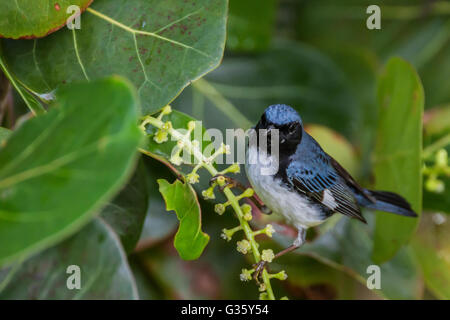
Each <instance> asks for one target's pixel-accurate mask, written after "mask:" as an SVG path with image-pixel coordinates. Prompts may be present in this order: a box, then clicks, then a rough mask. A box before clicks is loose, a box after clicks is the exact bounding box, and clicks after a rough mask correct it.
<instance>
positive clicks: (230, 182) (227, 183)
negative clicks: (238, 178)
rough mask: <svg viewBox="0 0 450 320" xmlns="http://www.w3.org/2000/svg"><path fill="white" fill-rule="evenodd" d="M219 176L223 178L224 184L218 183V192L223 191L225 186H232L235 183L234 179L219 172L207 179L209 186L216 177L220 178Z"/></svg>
mask: <svg viewBox="0 0 450 320" xmlns="http://www.w3.org/2000/svg"><path fill="white" fill-rule="evenodd" d="M220 177H223V178H224V179H225V184H223V185H219V186H218V187H219V190H220V192H223V190H224V189H225V188H226V187H234V185H235V183H234V180H233V179H232V178H230V177H227V176H225V175H223V174H220V173H219V174H216V175H215V176H214V177H212V178H211V179H210V180H209V186H210V187H211V186H212V185H213V183H214V182H216V181H217V179H218V178H220Z"/></svg>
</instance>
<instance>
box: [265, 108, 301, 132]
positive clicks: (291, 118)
mask: <svg viewBox="0 0 450 320" xmlns="http://www.w3.org/2000/svg"><path fill="white" fill-rule="evenodd" d="M264 116H265V118H266V120H267V122H268V123H270V124H272V125H274V126H276V127H282V126H285V125H289V124H292V123H298V124H300V125H302V118H300V116H299V114H298V113H297V111H295V110H294V109H293V108H292V107H290V106H288V105H285V104H274V105H271V106H269V107H267V108H266V110H265V111H264V114H263V117H264Z"/></svg>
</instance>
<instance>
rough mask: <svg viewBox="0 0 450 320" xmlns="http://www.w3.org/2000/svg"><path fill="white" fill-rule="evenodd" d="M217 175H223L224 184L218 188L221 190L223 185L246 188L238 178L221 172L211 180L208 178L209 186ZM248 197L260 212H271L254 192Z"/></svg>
mask: <svg viewBox="0 0 450 320" xmlns="http://www.w3.org/2000/svg"><path fill="white" fill-rule="evenodd" d="M219 177H223V178H224V179H225V184H224V185H223V186H219V190H220V191H221V192H223V189H225V187H229V188H238V189H240V190H242V191H245V190H246V189H247V188H246V187H245V186H244V185H243V184H242V183H240V182H239V181H238V180H236V179H233V178H230V177H227V176H225V175H223V174H217V175H215V176H214V177H212V178H211V180H209V185H210V186H211V185H212V184H213V183H214V182H215V181H216V180H217V179H218V178H219ZM250 199H251V200H252V202H253V203H254V204H255V205H256V206H257V207H258V209H259V210H260V211H261V212H262V213H264V214H272V210H270V209H269V208H268V207H267V206H265V205H264V203H263V202H262V201H261V200H260V199H259V198H258V197H257V196H256V194H254V195H253V196H251V197H250Z"/></svg>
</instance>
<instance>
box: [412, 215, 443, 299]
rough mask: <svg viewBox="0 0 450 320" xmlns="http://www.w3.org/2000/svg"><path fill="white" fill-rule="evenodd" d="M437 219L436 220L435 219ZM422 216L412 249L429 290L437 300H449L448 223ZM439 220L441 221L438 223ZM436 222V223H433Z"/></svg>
mask: <svg viewBox="0 0 450 320" xmlns="http://www.w3.org/2000/svg"><path fill="white" fill-rule="evenodd" d="M435 217H436V218H438V219H436V218H435ZM441 219H442V217H440V218H439V216H433V215H431V214H426V215H424V217H423V219H422V221H421V225H420V228H419V230H418V232H417V234H416V235H415V236H414V238H413V240H412V247H413V249H414V253H415V254H416V257H417V260H418V261H419V264H420V266H421V268H422V273H423V277H424V279H425V283H426V285H427V288H429V289H430V290H431V291H432V292H433V293H434V294H435V295H436V297H438V298H439V299H445V300H448V299H450V260H449V258H448V253H449V252H450V251H449V250H450V222H449V221H448V219H444V220H441ZM439 220H441V221H439ZM435 221H437V223H436V222H435Z"/></svg>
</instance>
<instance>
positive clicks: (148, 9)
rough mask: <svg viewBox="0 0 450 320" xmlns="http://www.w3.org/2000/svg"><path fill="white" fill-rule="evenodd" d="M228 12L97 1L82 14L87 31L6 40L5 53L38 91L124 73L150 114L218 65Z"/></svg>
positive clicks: (153, 0)
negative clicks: (77, 81)
mask: <svg viewBox="0 0 450 320" xmlns="http://www.w3.org/2000/svg"><path fill="white" fill-rule="evenodd" d="M226 13H227V1H226V0H217V1H209V0H195V1H179V0H170V1H160V0H148V1H142V0H96V1H95V2H94V3H93V4H92V5H91V6H90V7H89V8H88V9H87V12H86V13H84V14H83V15H82V17H81V29H79V30H76V29H74V30H61V31H60V32H56V33H54V34H52V35H50V36H49V37H45V38H43V39H40V40H35V41H22V40H21V41H4V43H3V44H4V46H3V47H4V55H5V58H6V64H7V66H8V67H9V68H10V69H11V73H12V74H14V75H15V76H16V77H17V78H18V79H19V80H21V81H22V82H23V83H24V84H25V85H26V86H27V87H29V88H30V89H31V90H32V91H34V92H37V93H39V94H43V93H48V92H51V91H52V90H54V89H55V88H57V87H59V86H61V85H62V84H64V83H69V82H72V81H76V80H82V79H91V80H92V79H96V78H99V77H104V76H107V75H111V74H119V75H123V76H125V77H127V78H128V79H130V80H131V81H132V82H133V84H135V86H136V87H138V88H139V89H138V93H139V96H140V98H141V101H142V110H143V112H144V113H149V112H151V111H156V110H158V109H160V108H161V107H163V106H165V105H166V104H167V103H169V102H170V101H171V100H172V99H173V98H174V97H175V96H176V95H178V93H179V92H180V91H181V90H182V89H183V88H184V87H185V86H187V85H188V84H189V83H190V82H191V81H193V80H195V79H197V78H199V77H201V76H202V75H204V74H205V73H207V72H208V71H210V70H212V69H214V68H215V67H216V66H217V65H218V64H219V62H220V60H221V58H222V54H223V49H224V42H225V28H226V26H225V24H226V23H225V22H226Z"/></svg>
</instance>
